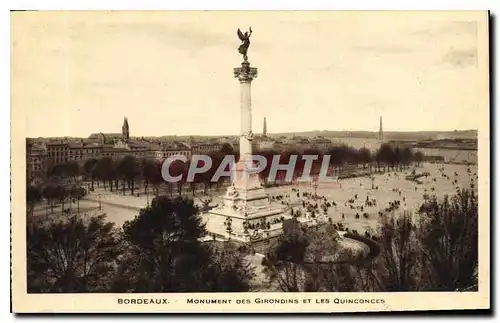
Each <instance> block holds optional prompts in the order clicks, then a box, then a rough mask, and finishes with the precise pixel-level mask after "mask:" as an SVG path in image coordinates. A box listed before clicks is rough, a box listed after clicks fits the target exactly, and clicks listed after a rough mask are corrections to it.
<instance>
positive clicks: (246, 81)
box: [234, 62, 257, 188]
mask: <svg viewBox="0 0 500 323" xmlns="http://www.w3.org/2000/svg"><path fill="white" fill-rule="evenodd" d="M234 77H235V78H237V79H238V80H239V81H240V160H239V161H238V165H237V166H236V167H237V171H238V172H239V173H240V174H241V172H242V171H243V169H244V167H245V165H246V167H249V166H250V167H251V165H248V164H247V163H246V162H247V161H250V156H251V155H252V140H253V132H252V97H251V84H252V81H253V79H254V78H255V77H257V68H255V67H250V63H249V62H243V63H241V67H236V68H234ZM238 176H239V175H238ZM235 184H236V186H237V187H240V188H249V185H250V186H256V185H257V184H250V183H249V181H235Z"/></svg>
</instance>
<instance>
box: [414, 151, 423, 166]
mask: <svg viewBox="0 0 500 323" xmlns="http://www.w3.org/2000/svg"><path fill="white" fill-rule="evenodd" d="M413 160H414V161H415V162H416V163H417V166H420V165H421V164H422V162H423V161H424V153H422V152H421V151H420V150H419V151H417V152H415V154H414V155H413Z"/></svg>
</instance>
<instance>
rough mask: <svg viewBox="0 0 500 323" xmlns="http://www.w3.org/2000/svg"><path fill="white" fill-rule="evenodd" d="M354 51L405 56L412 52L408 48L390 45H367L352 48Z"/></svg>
mask: <svg viewBox="0 0 500 323" xmlns="http://www.w3.org/2000/svg"><path fill="white" fill-rule="evenodd" d="M351 49H352V50H353V51H358V52H360V51H361V52H363V51H364V52H372V53H375V54H405V53H409V52H411V51H412V50H411V49H410V48H407V47H403V46H400V45H395V44H389V45H367V46H352V47H351Z"/></svg>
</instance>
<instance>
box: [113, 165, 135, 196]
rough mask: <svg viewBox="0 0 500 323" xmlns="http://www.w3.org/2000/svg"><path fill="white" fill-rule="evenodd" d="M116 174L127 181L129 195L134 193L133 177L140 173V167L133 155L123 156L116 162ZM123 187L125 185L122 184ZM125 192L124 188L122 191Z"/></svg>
mask: <svg viewBox="0 0 500 323" xmlns="http://www.w3.org/2000/svg"><path fill="white" fill-rule="evenodd" d="M117 170H118V174H119V175H120V176H121V177H122V178H123V179H124V180H126V181H127V183H128V187H129V188H130V195H134V186H135V179H136V178H137V176H138V175H139V174H140V168H139V165H138V163H137V160H136V158H135V157H134V156H125V157H124V158H123V159H122V160H121V161H120V163H119V164H118V169H117ZM124 188H125V186H124ZM123 193H124V194H125V189H124V191H123Z"/></svg>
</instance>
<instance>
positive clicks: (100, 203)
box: [99, 193, 102, 211]
mask: <svg viewBox="0 0 500 323" xmlns="http://www.w3.org/2000/svg"><path fill="white" fill-rule="evenodd" d="M101 209H102V207H101V193H99V211H100V210H101Z"/></svg>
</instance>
